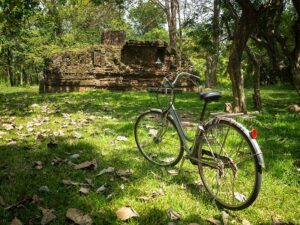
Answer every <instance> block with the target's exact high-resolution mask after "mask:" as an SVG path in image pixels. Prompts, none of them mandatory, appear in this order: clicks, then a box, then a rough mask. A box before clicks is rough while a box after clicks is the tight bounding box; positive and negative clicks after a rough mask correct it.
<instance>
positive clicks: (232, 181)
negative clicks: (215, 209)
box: [198, 118, 262, 210]
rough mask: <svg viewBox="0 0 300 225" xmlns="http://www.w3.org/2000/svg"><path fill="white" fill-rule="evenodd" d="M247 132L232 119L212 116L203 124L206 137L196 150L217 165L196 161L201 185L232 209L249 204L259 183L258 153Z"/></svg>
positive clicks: (256, 193) (257, 191) (215, 198)
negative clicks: (212, 117)
mask: <svg viewBox="0 0 300 225" xmlns="http://www.w3.org/2000/svg"><path fill="white" fill-rule="evenodd" d="M224 131H225V132H224ZM247 132H248V131H247V130H246V129H245V128H244V127H243V126H242V125H241V124H239V123H237V122H236V121H234V120H233V119H229V118H218V119H215V120H212V121H211V122H209V123H207V125H206V126H205V136H203V138H204V139H205V140H204V141H203V145H202V147H201V150H198V157H199V158H200V156H201V158H202V159H204V158H205V159H206V160H211V161H212V162H215V163H216V165H217V166H218V169H216V168H211V167H208V166H205V165H204V164H201V163H200V162H199V163H198V170H199V173H200V177H201V179H202V182H203V184H204V187H205V188H206V190H207V191H208V192H209V193H210V194H211V195H212V197H213V198H214V200H215V201H216V203H217V204H219V205H221V206H222V207H224V208H227V209H231V210H241V209H245V208H247V207H249V206H250V205H251V204H252V203H253V202H254V201H255V199H256V198H257V196H258V194H259V191H260V187H261V175H262V167H261V166H260V165H259V160H258V157H257V156H258V154H260V153H259V152H257V151H256V148H255V146H254V145H253V144H252V143H251V140H250V137H249V134H247ZM224 135H225V136H224ZM203 149H204V150H203ZM207 150H208V151H207ZM205 152H206V155H205ZM209 152H214V153H217V154H219V155H216V154H211V153H209ZM207 153H209V154H207ZM223 156H225V157H223ZM222 157H223V158H222ZM226 185H227V186H226Z"/></svg>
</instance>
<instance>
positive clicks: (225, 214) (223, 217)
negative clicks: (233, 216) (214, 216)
mask: <svg viewBox="0 0 300 225" xmlns="http://www.w3.org/2000/svg"><path fill="white" fill-rule="evenodd" d="M228 219H229V215H228V213H226V212H225V211H222V221H223V225H227V224H228Z"/></svg>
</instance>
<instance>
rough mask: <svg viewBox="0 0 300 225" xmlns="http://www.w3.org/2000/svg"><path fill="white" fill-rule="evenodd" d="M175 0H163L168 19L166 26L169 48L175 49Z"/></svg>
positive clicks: (176, 6)
mask: <svg viewBox="0 0 300 225" xmlns="http://www.w3.org/2000/svg"><path fill="white" fill-rule="evenodd" d="M177 8H178V5H177V0H165V11H166V15H167V20H168V28H169V41H170V43H169V48H170V49H171V50H175V49H176V41H177V35H176V32H177V21H176V19H177V17H176V13H177Z"/></svg>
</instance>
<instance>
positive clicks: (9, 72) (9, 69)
mask: <svg viewBox="0 0 300 225" xmlns="http://www.w3.org/2000/svg"><path fill="white" fill-rule="evenodd" d="M12 57H13V56H12V52H11V50H10V49H9V48H8V49H7V58H6V60H7V76H8V80H9V84H10V86H14V85H15V81H14V74H13V71H12V60H13V59H12Z"/></svg>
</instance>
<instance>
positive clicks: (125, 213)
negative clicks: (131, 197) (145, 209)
mask: <svg viewBox="0 0 300 225" xmlns="http://www.w3.org/2000/svg"><path fill="white" fill-rule="evenodd" d="M116 215H117V217H118V219H120V220H123V221H125V220H128V219H130V218H132V217H138V216H139V215H138V213H137V212H136V211H135V210H134V209H133V208H132V207H122V208H120V209H118V210H117V211H116Z"/></svg>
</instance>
